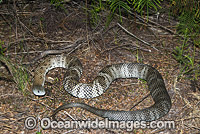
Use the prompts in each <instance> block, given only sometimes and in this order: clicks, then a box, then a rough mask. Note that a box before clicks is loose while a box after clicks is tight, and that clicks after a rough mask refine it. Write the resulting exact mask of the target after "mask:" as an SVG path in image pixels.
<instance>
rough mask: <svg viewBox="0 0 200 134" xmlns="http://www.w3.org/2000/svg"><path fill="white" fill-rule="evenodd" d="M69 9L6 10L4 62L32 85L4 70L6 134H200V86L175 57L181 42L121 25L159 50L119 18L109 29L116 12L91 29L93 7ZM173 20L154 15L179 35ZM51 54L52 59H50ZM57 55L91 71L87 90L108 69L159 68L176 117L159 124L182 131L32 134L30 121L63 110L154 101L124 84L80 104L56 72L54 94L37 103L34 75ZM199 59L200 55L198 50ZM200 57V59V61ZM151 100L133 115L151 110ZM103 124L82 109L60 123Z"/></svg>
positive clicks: (21, 5)
mask: <svg viewBox="0 0 200 134" xmlns="http://www.w3.org/2000/svg"><path fill="white" fill-rule="evenodd" d="M63 6H64V8H61V7H57V8H56V7H55V6H53V5H52V4H50V2H47V1H42V2H40V1H30V2H27V1H19V2H11V3H10V4H4V3H3V4H0V24H1V25H0V41H1V42H4V43H2V46H3V48H6V50H5V52H4V55H5V56H6V57H7V58H9V59H10V61H11V63H12V64H13V66H15V65H16V66H23V67H24V68H25V69H26V71H27V73H28V76H29V77H28V81H29V82H27V83H26V84H25V85H26V87H25V88H24V89H23V90H19V88H18V86H17V84H16V83H15V82H13V80H12V79H10V77H9V76H12V75H11V73H10V72H9V70H8V68H7V67H6V66H5V65H4V64H3V63H2V64H0V65H1V66H0V70H1V72H3V73H4V74H5V77H2V78H1V79H0V100H1V101H0V124H1V127H0V130H1V133H3V134H7V133H20V134H26V133H27V134H29V133H36V132H41V133H160V134H161V133H168V134H172V133H173V134H174V133H193V134H194V133H198V132H200V91H199V89H198V88H199V87H200V83H199V80H200V78H199V77H198V80H197V82H196V84H193V83H194V82H191V80H190V79H189V77H194V76H187V75H184V76H181V77H180V78H179V79H178V76H179V74H180V71H181V70H180V67H179V63H178V62H177V61H176V60H175V59H174V58H173V56H172V52H173V50H174V48H175V47H176V46H179V44H180V37H178V36H177V35H174V34H172V33H170V32H169V31H167V30H165V29H163V28H160V27H159V26H158V25H152V24H150V23H148V22H147V24H149V25H147V24H145V23H143V22H141V21H139V20H138V19H135V17H134V16H130V15H127V16H123V18H122V20H123V23H120V25H121V26H123V27H124V28H125V29H126V30H128V31H129V32H130V33H132V34H134V35H135V36H137V37H138V38H140V39H142V40H144V41H145V42H148V43H149V44H150V45H151V46H149V45H147V44H145V43H143V42H141V41H139V40H137V39H136V38H134V37H132V36H131V35H129V34H127V32H125V31H124V30H123V29H122V28H121V27H119V25H118V23H119V20H120V19H119V16H115V17H114V19H113V21H111V23H110V25H109V26H108V28H106V18H107V15H108V12H107V11H106V10H105V11H104V12H100V14H99V20H98V21H97V22H95V24H96V25H94V24H93V23H91V21H92V18H91V15H88V14H87V12H86V11H85V10H84V7H85V3H82V2H76V1H73V2H69V3H65V4H63ZM169 18H170V17H169V16H168V13H163V14H161V15H160V18H159V20H158V19H157V18H156V16H155V15H150V16H149V20H150V21H153V22H155V23H157V24H160V25H162V26H163V27H166V28H168V29H170V30H172V31H175V28H176V24H177V21H175V20H174V19H169ZM47 50H51V51H47ZM49 52H53V53H58V54H60V53H65V54H69V55H72V56H76V57H78V58H79V59H80V61H81V63H82V64H83V70H84V71H83V74H82V77H81V80H80V81H81V82H83V83H89V82H91V81H92V80H93V79H94V78H95V77H96V76H97V72H99V71H100V70H101V69H102V68H103V67H105V66H106V65H110V64H116V63H123V62H126V63H128V62H139V63H145V64H149V65H151V66H153V67H155V68H156V69H157V70H158V71H159V72H160V73H161V74H162V76H163V79H164V81H165V85H166V88H167V91H168V93H169V95H170V97H171V100H172V108H171V110H170V112H169V113H168V114H167V115H166V116H164V117H163V118H161V119H159V120H160V121H166V120H167V121H174V122H175V128H174V129H168V128H162V129H158V128H155V129H133V130H131V131H127V130H125V129H111V128H107V129H46V130H45V129H42V128H41V127H40V124H39V123H38V125H37V126H36V127H35V128H34V129H32V130H29V129H27V128H26V127H25V120H26V119H27V117H30V116H33V117H35V118H36V119H37V121H39V120H41V119H43V118H45V117H50V116H51V114H52V113H53V110H55V109H56V108H57V107H59V106H60V105H62V104H64V103H70V102H82V103H86V104H89V105H90V106H94V107H97V108H101V109H109V110H126V111H128V110H130V109H131V108H132V107H133V106H134V105H135V104H136V103H137V102H139V101H140V100H142V99H143V98H144V97H145V96H147V95H148V94H149V91H148V87H147V85H146V84H145V82H144V81H140V80H137V79H119V80H116V81H114V82H113V83H112V84H111V86H110V88H109V89H108V90H107V91H106V92H105V93H104V94H103V95H101V96H99V97H97V98H92V99H79V98H75V97H73V96H71V95H69V94H68V93H67V92H66V91H65V90H64V88H63V84H62V82H63V79H64V73H65V69H63V68H55V69H53V70H51V71H50V72H48V74H47V76H46V79H47V80H46V82H45V88H46V89H47V91H48V94H47V95H45V96H43V97H37V96H35V95H34V94H33V93H32V89H31V86H32V81H33V76H34V69H35V68H36V67H37V65H38V63H39V62H40V61H41V60H42V57H43V56H45V55H48V54H49ZM197 52H199V48H197ZM196 55H197V57H199V56H200V53H197V54H196ZM152 104H153V100H152V98H151V97H148V98H147V99H145V100H144V101H142V102H141V103H140V104H139V105H137V106H135V107H134V108H133V109H132V110H137V109H143V108H147V107H149V106H151V105H152ZM96 118H97V119H99V120H102V118H100V117H98V116H96V115H94V114H92V113H89V112H88V111H86V110H83V109H80V108H71V109H66V110H62V111H60V112H59V114H58V115H57V120H64V121H68V120H87V119H90V120H95V119H96Z"/></svg>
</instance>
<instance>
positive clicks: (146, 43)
mask: <svg viewBox="0 0 200 134" xmlns="http://www.w3.org/2000/svg"><path fill="white" fill-rule="evenodd" d="M117 25H118V26H119V27H120V28H121V29H122V30H124V31H125V32H126V33H127V34H129V35H131V36H132V37H134V38H136V39H137V40H139V41H141V42H142V43H144V44H145V45H147V46H150V47H152V48H153V49H155V50H157V51H158V49H157V48H155V47H154V46H152V45H150V44H149V43H148V42H146V41H144V40H142V39H140V38H138V37H137V36H135V35H134V34H132V33H131V32H129V31H128V30H127V29H125V28H124V27H123V26H122V25H120V24H119V23H117Z"/></svg>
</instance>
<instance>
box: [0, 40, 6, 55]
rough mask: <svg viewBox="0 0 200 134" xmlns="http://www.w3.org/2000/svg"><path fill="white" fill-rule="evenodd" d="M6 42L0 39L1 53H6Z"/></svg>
mask: <svg viewBox="0 0 200 134" xmlns="http://www.w3.org/2000/svg"><path fill="white" fill-rule="evenodd" d="M3 45H4V42H3V41H1V40H0V55H5V52H6V48H4V47H3Z"/></svg>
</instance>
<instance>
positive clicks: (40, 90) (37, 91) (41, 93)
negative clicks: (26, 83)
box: [33, 86, 45, 96]
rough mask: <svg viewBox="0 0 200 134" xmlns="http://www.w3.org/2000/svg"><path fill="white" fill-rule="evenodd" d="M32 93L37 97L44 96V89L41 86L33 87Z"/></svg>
mask: <svg viewBox="0 0 200 134" xmlns="http://www.w3.org/2000/svg"><path fill="white" fill-rule="evenodd" d="M33 93H34V94H35V95H37V96H44V95H45V89H44V87H43V86H33Z"/></svg>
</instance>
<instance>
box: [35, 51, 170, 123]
mask: <svg viewBox="0 0 200 134" xmlns="http://www.w3.org/2000/svg"><path fill="white" fill-rule="evenodd" d="M57 67H62V68H65V69H66V72H65V74H64V80H63V86H64V89H65V90H66V91H67V92H68V93H69V94H71V95H72V96H74V97H78V98H87V99H88V98H94V97H98V96H100V95H102V94H103V93H104V92H105V91H106V90H107V89H108V88H109V86H110V84H111V83H112V82H113V81H114V80H116V79H119V78H138V79H142V80H145V81H146V83H147V86H148V90H149V91H150V95H151V96H152V98H153V101H154V104H153V105H152V106H150V107H147V108H144V109H141V110H134V111H120V110H106V109H99V108H95V107H92V106H90V105H87V104H85V103H64V104H63V105H61V106H60V107H58V108H57V109H56V110H54V112H53V114H52V117H54V118H55V115H56V113H58V112H59V111H60V110H63V109H67V108H72V107H79V108H82V109H85V110H87V111H89V112H91V113H93V114H95V115H97V116H100V117H102V118H108V120H116V121H154V120H157V119H159V118H161V117H163V116H165V115H166V114H167V113H168V112H169V110H170V108H171V99H170V96H169V94H168V92H167V90H166V87H165V83H164V80H163V78H162V76H161V74H160V73H159V72H158V71H157V70H156V69H155V68H154V67H152V66H150V65H147V64H142V63H119V64H111V65H107V66H105V67H104V68H103V69H102V70H100V71H99V72H98V75H97V76H96V77H95V78H94V80H93V81H92V82H91V83H81V82H79V79H80V78H81V74H82V71H83V69H82V64H81V62H80V60H79V59H78V58H77V57H74V56H68V55H64V54H60V55H49V56H47V57H45V58H44V60H43V61H42V62H41V63H40V64H39V65H38V66H37V67H36V69H35V72H34V80H33V87H32V91H33V93H34V94H35V95H37V96H44V95H45V94H46V91H45V90H46V89H45V88H44V83H45V76H46V73H47V72H48V71H49V70H51V69H54V68H57ZM152 103H153V102H152Z"/></svg>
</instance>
